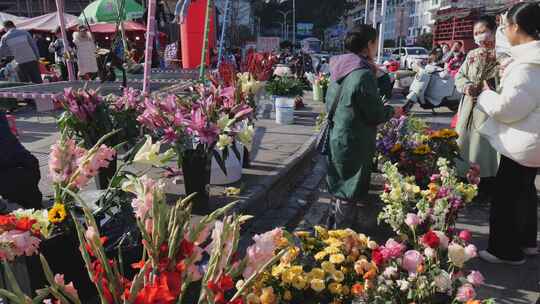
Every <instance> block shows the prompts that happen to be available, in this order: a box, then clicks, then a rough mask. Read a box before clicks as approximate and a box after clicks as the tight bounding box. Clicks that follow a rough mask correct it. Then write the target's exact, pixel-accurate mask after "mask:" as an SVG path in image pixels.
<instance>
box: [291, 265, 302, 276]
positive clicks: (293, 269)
mask: <svg viewBox="0 0 540 304" xmlns="http://www.w3.org/2000/svg"><path fill="white" fill-rule="evenodd" d="M289 271H290V272H292V273H294V274H295V275H299V274H302V273H304V270H303V267H302V266H299V265H297V266H292V267H291V268H290V269H289Z"/></svg>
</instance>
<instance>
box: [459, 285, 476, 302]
mask: <svg viewBox="0 0 540 304" xmlns="http://www.w3.org/2000/svg"><path fill="white" fill-rule="evenodd" d="M475 297H476V292H475V291H474V287H473V286H472V285H471V284H465V285H463V286H461V287H460V288H459V289H458V291H457V295H456V300H458V301H460V302H467V301H469V300H473V299H474V298H475Z"/></svg>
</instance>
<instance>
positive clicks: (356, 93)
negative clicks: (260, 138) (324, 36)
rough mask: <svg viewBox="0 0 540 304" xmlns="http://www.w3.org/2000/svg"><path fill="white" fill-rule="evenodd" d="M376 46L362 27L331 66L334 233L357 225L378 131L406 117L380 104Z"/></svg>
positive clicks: (330, 167) (371, 30) (330, 177)
mask: <svg viewBox="0 0 540 304" xmlns="http://www.w3.org/2000/svg"><path fill="white" fill-rule="evenodd" d="M377 46H378V39H377V31H376V30H375V29H374V28H372V27H370V26H368V25H360V26H358V27H356V28H355V29H354V30H352V31H351V32H349V33H348V34H347V37H346V39H345V48H346V49H347V50H348V51H349V53H348V54H345V55H341V56H335V57H332V58H331V60H330V77H331V80H332V83H331V85H330V87H329V89H328V93H327V95H326V100H327V113H329V116H330V117H332V115H333V119H332V121H333V124H332V125H331V130H330V144H329V148H330V149H329V150H330V151H329V153H328V162H329V165H328V190H329V192H330V194H332V195H333V196H334V198H335V203H334V207H335V208H334V212H333V215H332V216H331V217H330V219H331V220H330V222H329V226H332V227H333V228H345V227H346V225H347V224H350V223H351V221H353V222H354V221H355V220H356V214H357V208H358V207H357V206H356V204H357V203H358V202H360V201H361V200H362V199H363V198H365V196H366V195H367V193H368V190H369V184H370V178H371V171H372V167H373V157H374V156H375V137H376V133H377V125H379V124H381V123H384V122H386V121H388V120H390V118H392V116H393V115H401V113H402V111H399V110H398V111H394V109H393V108H392V107H391V106H385V105H384V104H383V102H382V100H381V97H380V94H379V90H378V87H377V78H376V72H377V70H376V68H375V65H374V58H375V56H376V55H377ZM332 112H334V113H332Z"/></svg>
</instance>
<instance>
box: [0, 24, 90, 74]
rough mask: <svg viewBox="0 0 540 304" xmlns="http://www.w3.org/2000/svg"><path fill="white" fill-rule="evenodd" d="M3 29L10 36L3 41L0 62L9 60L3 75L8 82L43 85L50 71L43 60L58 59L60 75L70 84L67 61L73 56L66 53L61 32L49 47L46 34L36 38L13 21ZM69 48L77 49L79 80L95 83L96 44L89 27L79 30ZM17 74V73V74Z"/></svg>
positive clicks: (80, 27) (57, 65) (75, 51)
mask: <svg viewBox="0 0 540 304" xmlns="http://www.w3.org/2000/svg"><path fill="white" fill-rule="evenodd" d="M3 26H4V28H5V30H6V33H5V34H4V35H3V36H2V38H1V41H0V58H8V61H7V63H9V64H10V65H9V66H7V63H6V67H4V72H3V73H0V75H4V80H8V81H13V82H32V83H42V82H43V78H42V76H41V75H42V74H43V72H44V71H45V70H46V68H45V64H44V63H43V62H40V60H41V59H43V60H45V61H47V60H51V59H54V63H55V64H56V67H57V68H58V69H59V71H60V80H68V68H67V60H70V59H71V58H69V57H70V56H71V55H70V53H69V52H66V51H65V48H66V43H65V42H64V39H63V38H62V33H61V31H60V28H58V29H57V30H56V31H55V39H54V40H53V41H51V42H50V43H48V41H47V39H45V37H44V36H43V35H42V34H39V33H36V34H34V36H32V35H31V34H30V33H29V32H27V31H25V30H20V29H17V27H16V26H15V24H14V23H13V22H12V21H5V22H4V24H3ZM68 46H70V47H73V48H74V52H73V54H74V57H75V58H76V61H75V62H76V65H75V68H76V69H77V70H78V76H79V77H80V78H81V79H94V78H95V77H96V76H97V72H98V66H97V59H96V43H95V40H94V37H93V36H92V34H91V33H89V32H88V27H87V26H84V25H82V26H79V27H78V29H77V31H76V32H75V33H74V34H73V40H72V41H70V45H68ZM11 58H12V60H10V59H11ZM6 69H7V71H6ZM13 71H15V72H16V73H15V74H13Z"/></svg>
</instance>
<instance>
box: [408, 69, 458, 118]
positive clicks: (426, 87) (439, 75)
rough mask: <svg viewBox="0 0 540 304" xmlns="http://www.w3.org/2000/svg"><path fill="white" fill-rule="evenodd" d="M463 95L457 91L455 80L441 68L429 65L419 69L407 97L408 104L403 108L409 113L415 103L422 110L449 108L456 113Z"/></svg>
mask: <svg viewBox="0 0 540 304" xmlns="http://www.w3.org/2000/svg"><path fill="white" fill-rule="evenodd" d="M462 96H463V95H462V94H461V93H460V92H458V91H457V89H456V86H455V83H454V78H453V77H452V76H451V75H450V73H448V71H446V70H444V69H443V68H441V67H438V66H434V65H427V66H426V67H425V68H423V69H419V70H418V72H417V74H416V76H415V78H414V80H413V83H412V84H411V87H410V89H409V94H408V95H407V103H406V104H405V105H404V106H403V109H404V110H405V112H409V111H410V110H411V108H412V107H413V106H414V104H415V103H418V104H419V105H420V107H421V108H422V109H426V110H433V112H435V109H437V108H441V107H447V108H448V109H450V111H453V112H456V111H457V110H458V108H459V103H460V101H461V98H462Z"/></svg>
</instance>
